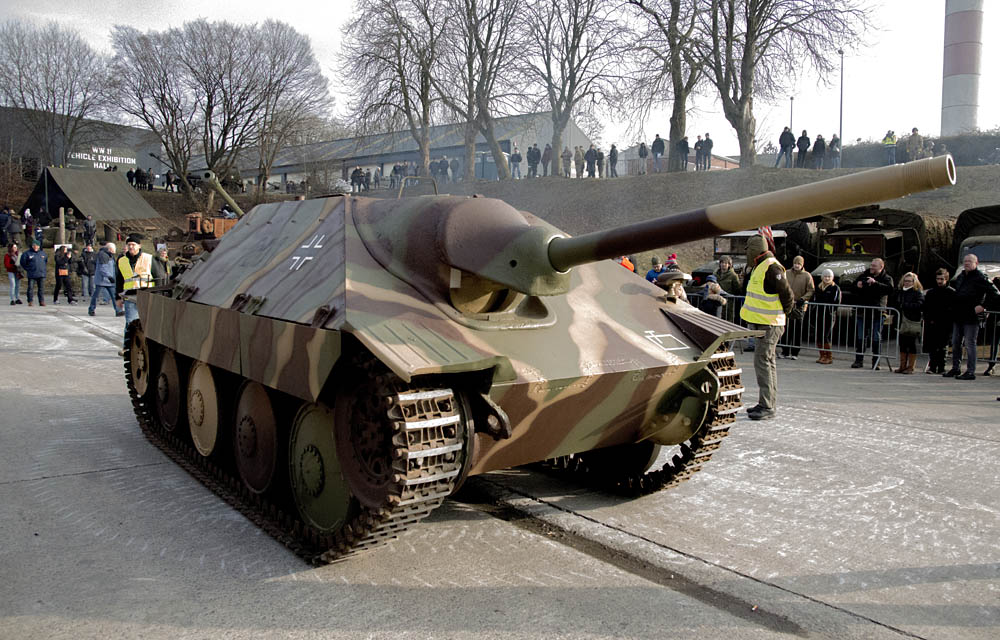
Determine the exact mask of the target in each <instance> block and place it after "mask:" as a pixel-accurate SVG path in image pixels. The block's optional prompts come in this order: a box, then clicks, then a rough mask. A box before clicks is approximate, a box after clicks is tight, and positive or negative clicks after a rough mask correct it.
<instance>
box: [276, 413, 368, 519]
mask: <svg viewBox="0 0 1000 640" xmlns="http://www.w3.org/2000/svg"><path fill="white" fill-rule="evenodd" d="M333 430H334V413H333V411H332V410H331V409H330V408H329V407H326V406H325V405H322V404H313V403H310V404H306V405H304V406H303V407H302V408H301V409H299V412H298V414H297V415H296V416H295V422H294V423H293V424H292V434H291V438H290V439H289V443H288V472H289V480H290V482H291V486H292V496H293V497H294V499H295V506H296V507H297V508H298V511H299V515H301V516H302V519H303V520H305V521H306V522H307V523H309V524H310V525H311V526H313V527H314V528H316V529H318V530H320V531H336V530H338V529H340V528H341V527H342V526H343V525H344V523H345V522H346V521H347V518H348V516H349V515H350V513H351V511H352V502H353V501H352V500H351V492H350V489H349V488H348V487H347V484H346V483H345V482H344V479H343V476H342V474H341V472H340V460H339V459H338V458H337V446H336V444H335V443H334V441H333Z"/></svg>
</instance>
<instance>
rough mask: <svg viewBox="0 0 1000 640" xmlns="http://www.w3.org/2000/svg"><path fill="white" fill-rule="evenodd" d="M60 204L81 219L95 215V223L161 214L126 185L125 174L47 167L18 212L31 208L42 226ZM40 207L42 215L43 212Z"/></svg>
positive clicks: (144, 218) (144, 217)
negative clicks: (71, 210)
mask: <svg viewBox="0 0 1000 640" xmlns="http://www.w3.org/2000/svg"><path fill="white" fill-rule="evenodd" d="M59 207H65V208H66V209H67V213H68V210H69V208H70V207H72V208H73V216H74V217H75V218H76V219H77V220H83V219H85V218H86V217H87V216H88V215H89V216H94V220H95V221H97V222H122V221H126V220H150V219H153V218H159V217H160V214H158V213H157V212H156V210H155V209H153V207H151V206H149V203H148V202H146V201H145V200H144V199H143V197H142V196H141V195H139V192H138V191H136V190H135V189H133V188H132V187H131V186H130V185H129V183H128V180H126V179H125V174H123V173H119V172H118V171H94V170H92V169H56V168H54V167H48V168H46V169H45V170H44V171H43V172H42V175H41V177H40V178H39V179H38V184H36V185H35V189H34V191H32V192H31V195H30V196H29V197H28V200H27V202H25V203H24V205H23V206H22V207H21V212H22V213H23V212H24V210H25V209H31V214H32V215H33V216H35V218H36V219H38V220H39V222H41V223H42V224H43V225H44V224H48V223H49V222H50V221H51V219H52V218H54V217H58V215H59ZM43 210H44V211H45V212H46V213H45V214H42V211H43Z"/></svg>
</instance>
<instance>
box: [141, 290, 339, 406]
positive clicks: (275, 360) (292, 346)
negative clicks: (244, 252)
mask: <svg viewBox="0 0 1000 640" xmlns="http://www.w3.org/2000/svg"><path fill="white" fill-rule="evenodd" d="M137 305H138V307H139V317H140V318H141V319H142V323H143V327H144V329H145V328H147V327H148V330H147V331H146V336H147V337H148V338H149V339H150V340H153V341H154V342H157V343H159V344H162V345H163V346H165V347H167V348H169V349H173V350H175V351H176V352H178V353H180V354H182V355H185V356H187V357H189V358H193V359H195V360H200V361H202V362H207V363H208V364H210V365H213V366H215V367H219V368H220V369H224V370H226V371H229V372H231V373H235V374H238V375H241V376H243V377H245V378H249V379H251V380H254V381H256V382H260V383H261V384H263V385H265V386H268V387H271V388H274V389H278V390H279V391H284V392H285V393H288V394H291V395H293V396H295V397H298V398H302V399H303V400H307V401H309V402H315V401H316V400H317V399H318V398H319V395H320V393H321V391H322V389H323V385H324V384H325V383H326V380H327V378H328V377H329V375H330V372H331V371H332V370H333V367H334V365H335V364H336V362H337V360H338V359H339V357H340V353H341V334H340V332H339V331H331V330H328V329H320V328H314V327H309V326H306V325H301V324H296V323H294V322H285V321H283V320H274V319H272V318H260V317H256V316H253V315H250V314H247V313H241V312H239V311H235V310H233V309H222V308H220V307H213V306H209V305H203V304H199V303H197V302H182V301H180V300H175V299H173V298H170V297H168V296H165V295H158V294H154V293H148V292H145V291H142V292H140V294H139V296H138V298H137ZM251 352H252V353H251Z"/></svg>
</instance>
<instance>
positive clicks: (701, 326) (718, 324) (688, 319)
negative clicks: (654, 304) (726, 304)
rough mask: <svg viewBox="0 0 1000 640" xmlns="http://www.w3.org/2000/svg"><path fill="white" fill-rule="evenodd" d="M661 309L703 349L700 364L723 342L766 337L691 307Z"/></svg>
mask: <svg viewBox="0 0 1000 640" xmlns="http://www.w3.org/2000/svg"><path fill="white" fill-rule="evenodd" d="M660 309H661V311H663V314H664V315H665V316H667V318H669V319H670V321H671V322H672V323H674V325H676V326H677V328H678V329H680V331H681V333H683V334H684V335H685V336H687V338H688V339H689V340H690V341H691V342H692V343H694V345H695V346H696V347H698V348H699V349H701V351H702V356H701V358H699V362H700V361H704V363H705V364H707V363H708V360H709V358H710V357H711V355H712V354H713V353H715V352H716V350H717V349H718V348H719V346H720V345H722V343H723V342H728V341H731V340H739V339H741V338H756V337H759V336H762V335H764V332H763V331H757V330H754V329H747V328H745V327H741V326H740V325H738V324H733V323H732V322H728V321H726V320H723V319H721V318H717V317H715V316H710V315H708V314H707V313H704V312H701V311H698V310H697V309H695V308H694V307H692V306H690V305H680V304H675V305H670V306H669V307H661V308H660Z"/></svg>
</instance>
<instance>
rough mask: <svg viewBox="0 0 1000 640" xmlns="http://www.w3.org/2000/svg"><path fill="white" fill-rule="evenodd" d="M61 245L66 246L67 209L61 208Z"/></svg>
mask: <svg viewBox="0 0 1000 640" xmlns="http://www.w3.org/2000/svg"><path fill="white" fill-rule="evenodd" d="M59 244H66V209H64V208H63V207H59Z"/></svg>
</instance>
